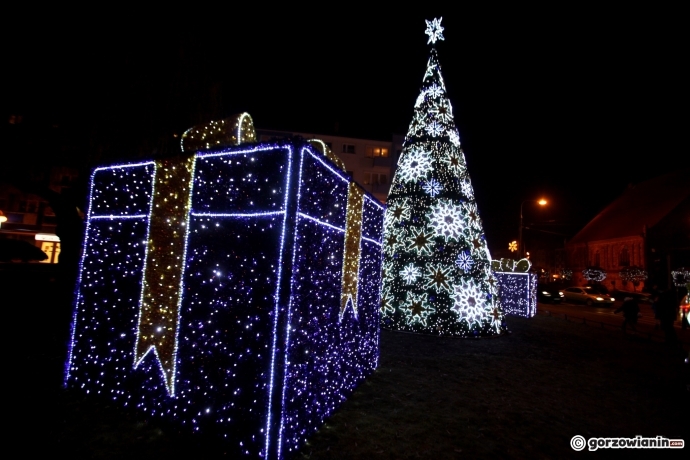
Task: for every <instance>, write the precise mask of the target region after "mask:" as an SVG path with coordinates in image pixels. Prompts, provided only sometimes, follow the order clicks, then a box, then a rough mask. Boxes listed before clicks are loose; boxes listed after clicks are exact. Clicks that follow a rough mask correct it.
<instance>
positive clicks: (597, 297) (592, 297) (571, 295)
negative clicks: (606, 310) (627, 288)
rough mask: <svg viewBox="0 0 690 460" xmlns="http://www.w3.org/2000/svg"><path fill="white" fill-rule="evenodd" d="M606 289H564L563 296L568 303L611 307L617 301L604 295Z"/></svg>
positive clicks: (599, 287) (606, 294) (580, 287)
mask: <svg viewBox="0 0 690 460" xmlns="http://www.w3.org/2000/svg"><path fill="white" fill-rule="evenodd" d="M605 289H606V288H605V287H603V286H596V287H595V286H574V287H569V288H565V289H563V295H564V296H565V301H566V302H574V303H584V304H587V305H606V306H611V305H613V302H614V300H616V299H615V298H613V297H611V296H610V295H609V294H608V293H604V292H603V291H604V290H605ZM606 292H608V291H606Z"/></svg>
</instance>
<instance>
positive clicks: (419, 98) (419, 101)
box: [414, 92, 426, 108]
mask: <svg viewBox="0 0 690 460" xmlns="http://www.w3.org/2000/svg"><path fill="white" fill-rule="evenodd" d="M424 99H426V98H425V97H424V93H423V92H422V93H420V94H419V96H417V101H416V102H415V103H414V106H415V107H416V108H419V107H420V106H421V105H422V104H424Z"/></svg>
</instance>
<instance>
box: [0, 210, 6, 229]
mask: <svg viewBox="0 0 690 460" xmlns="http://www.w3.org/2000/svg"><path fill="white" fill-rule="evenodd" d="M3 222H7V217H5V215H4V214H3V213H2V211H0V227H2V223H3Z"/></svg>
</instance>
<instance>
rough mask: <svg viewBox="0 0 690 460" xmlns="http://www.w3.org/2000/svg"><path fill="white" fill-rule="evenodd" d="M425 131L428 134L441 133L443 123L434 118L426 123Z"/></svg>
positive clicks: (436, 135)
mask: <svg viewBox="0 0 690 460" xmlns="http://www.w3.org/2000/svg"><path fill="white" fill-rule="evenodd" d="M426 132H427V134H429V136H432V137H438V136H440V135H441V133H443V125H442V124H441V123H439V122H438V121H436V120H432V122H431V123H429V124H428V125H426Z"/></svg>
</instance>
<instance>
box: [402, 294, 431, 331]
mask: <svg viewBox="0 0 690 460" xmlns="http://www.w3.org/2000/svg"><path fill="white" fill-rule="evenodd" d="M427 296H428V294H427V293H426V292H425V293H423V294H415V293H413V292H410V291H408V292H407V302H406V303H405V305H403V306H402V308H403V310H404V312H405V316H406V317H407V324H411V323H414V322H419V323H422V324H423V325H424V326H426V319H427V316H429V313H432V312H434V311H435V309H434V308H433V307H431V306H430V305H429V304H428V303H427Z"/></svg>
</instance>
